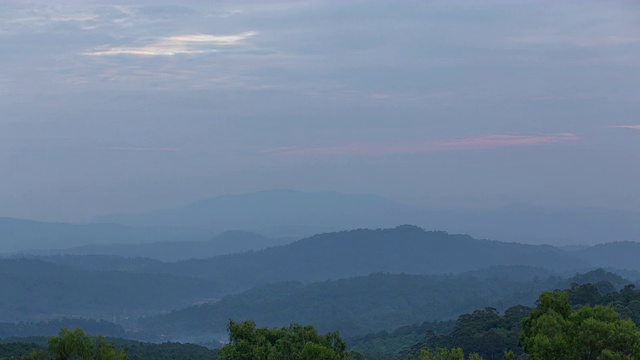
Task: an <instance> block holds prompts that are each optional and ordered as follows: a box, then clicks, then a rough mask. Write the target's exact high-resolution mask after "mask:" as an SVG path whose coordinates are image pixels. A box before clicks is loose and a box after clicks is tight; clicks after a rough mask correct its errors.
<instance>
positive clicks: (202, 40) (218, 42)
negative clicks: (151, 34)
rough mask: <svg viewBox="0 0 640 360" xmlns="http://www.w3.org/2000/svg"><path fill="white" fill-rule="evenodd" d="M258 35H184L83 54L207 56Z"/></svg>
mask: <svg viewBox="0 0 640 360" xmlns="http://www.w3.org/2000/svg"><path fill="white" fill-rule="evenodd" d="M256 35H258V33H257V32H255V31H247V32H243V33H240V34H234V35H208V34H183V35H173V36H166V37H163V38H159V39H157V40H155V41H153V42H152V43H150V44H147V45H143V46H130V47H112V48H102V49H96V50H93V51H88V52H85V53H83V55H87V56H114V55H133V56H174V55H179V54H205V53H212V52H216V51H219V50H220V48H221V47H226V46H232V45H238V44H240V43H242V42H243V41H244V40H246V39H248V38H251V37H254V36H256Z"/></svg>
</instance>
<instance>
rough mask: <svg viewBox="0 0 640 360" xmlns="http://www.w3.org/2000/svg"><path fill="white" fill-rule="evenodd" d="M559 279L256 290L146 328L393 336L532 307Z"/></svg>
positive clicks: (357, 282) (422, 280)
mask: <svg viewBox="0 0 640 360" xmlns="http://www.w3.org/2000/svg"><path fill="white" fill-rule="evenodd" d="M559 281H560V280H559V279H557V278H548V279H545V280H530V281H522V282H521V281H511V280H508V279H498V278H491V279H486V280H481V279H478V278H475V277H470V276H464V275H459V276H455V275H406V274H404V275H402V274H400V275H392V274H373V275H369V276H363V277H357V278H351V279H344V280H336V281H326V282H320V283H314V284H310V285H303V284H301V283H296V282H288V283H279V284H273V285H268V286H262V287H257V288H255V289H252V290H250V291H247V292H244V293H241V294H238V295H232V296H228V297H225V298H223V299H222V300H221V301H219V302H217V303H212V304H204V305H198V306H193V307H189V308H186V309H183V310H179V311H174V312H171V313H169V314H167V315H162V316H156V317H152V318H148V319H146V320H145V321H143V324H144V325H145V327H146V328H147V329H154V330H156V331H161V332H162V333H164V334H176V335H177V334H189V333H191V334H196V333H198V332H200V333H202V332H205V331H214V332H215V331H218V332H221V331H224V329H225V327H226V322H227V319H229V318H235V319H252V320H254V321H256V322H257V323H258V324H261V325H265V326H285V325H287V324H289V323H290V322H297V323H308V324H313V325H314V326H316V327H317V328H318V329H319V330H320V331H335V330H338V331H340V333H341V334H344V335H345V336H355V335H364V334H366V333H369V332H377V331H381V330H391V329H394V328H397V327H399V326H402V325H404V324H411V323H414V322H415V321H416V319H429V320H448V319H452V318H455V317H456V316H458V315H460V314H463V313H465V312H467V311H472V310H473V309H477V308H484V307H487V306H495V307H497V308H500V309H505V308H507V307H508V306H510V305H512V304H517V303H523V304H531V305H533V303H534V301H535V299H536V298H537V297H538V294H540V292H542V291H544V290H549V289H553V288H555V287H556V286H557V285H558V284H559Z"/></svg>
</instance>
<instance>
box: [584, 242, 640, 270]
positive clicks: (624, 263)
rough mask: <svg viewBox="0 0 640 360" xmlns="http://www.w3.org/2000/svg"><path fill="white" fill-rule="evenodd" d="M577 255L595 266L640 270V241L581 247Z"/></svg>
mask: <svg viewBox="0 0 640 360" xmlns="http://www.w3.org/2000/svg"><path fill="white" fill-rule="evenodd" d="M575 255H576V256H577V257H579V258H581V259H584V260H585V261H588V262H589V263H591V264H593V265H594V266H599V267H614V268H618V269H624V270H632V271H640V243H637V242H630V241H624V242H611V243H606V244H599V245H595V246H591V247H588V248H586V249H581V250H579V251H576V252H575Z"/></svg>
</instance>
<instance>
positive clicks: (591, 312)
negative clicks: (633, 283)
mask: <svg viewBox="0 0 640 360" xmlns="http://www.w3.org/2000/svg"><path fill="white" fill-rule="evenodd" d="M536 305H537V308H536V309H533V310H532V311H531V313H530V315H529V317H527V318H526V319H525V320H524V321H523V326H522V334H521V335H520V339H519V342H520V344H521V345H522V346H523V347H524V351H525V352H526V353H528V354H529V358H530V359H531V360H537V359H567V360H591V359H594V360H595V359H629V358H632V359H638V358H640V332H638V330H637V328H636V326H635V324H634V323H633V322H632V321H631V320H621V319H620V314H618V313H617V312H616V311H615V310H614V309H613V308H610V307H605V306H601V305H596V306H594V307H591V306H585V307H582V308H580V309H579V310H577V311H573V310H572V309H571V304H570V303H569V297H568V295H567V293H565V292H563V291H559V290H556V291H554V292H545V293H543V294H542V295H540V298H539V299H538V301H537V302H536Z"/></svg>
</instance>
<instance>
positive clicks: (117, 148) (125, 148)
mask: <svg viewBox="0 0 640 360" xmlns="http://www.w3.org/2000/svg"><path fill="white" fill-rule="evenodd" d="M105 150H112V151H180V148H175V147H139V146H113V147H108V148H106V149H105Z"/></svg>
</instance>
